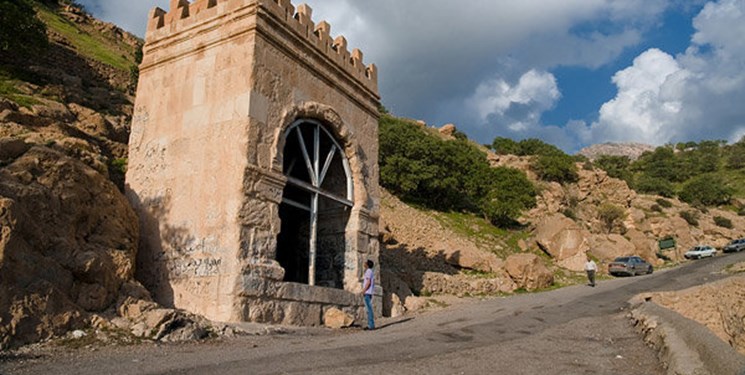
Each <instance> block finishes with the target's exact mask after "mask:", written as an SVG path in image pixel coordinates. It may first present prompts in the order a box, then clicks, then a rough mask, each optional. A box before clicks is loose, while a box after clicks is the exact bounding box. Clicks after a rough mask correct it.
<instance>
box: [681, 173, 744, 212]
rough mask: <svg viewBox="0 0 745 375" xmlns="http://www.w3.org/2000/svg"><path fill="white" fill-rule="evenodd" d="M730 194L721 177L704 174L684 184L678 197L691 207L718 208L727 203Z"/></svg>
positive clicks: (729, 189)
mask: <svg viewBox="0 0 745 375" xmlns="http://www.w3.org/2000/svg"><path fill="white" fill-rule="evenodd" d="M732 192H733V191H732V189H731V188H730V187H728V186H726V185H725V183H724V180H722V178H721V177H719V176H716V175H712V174H705V175H700V176H697V177H694V178H692V179H691V180H689V181H688V182H686V183H685V184H684V185H683V189H682V190H681V191H680V194H679V195H680V199H681V200H683V201H684V202H687V203H689V204H692V205H703V206H718V205H722V204H727V203H729V200H730V198H732Z"/></svg>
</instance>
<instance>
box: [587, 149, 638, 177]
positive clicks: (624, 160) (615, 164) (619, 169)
mask: <svg viewBox="0 0 745 375" xmlns="http://www.w3.org/2000/svg"><path fill="white" fill-rule="evenodd" d="M593 164H594V165H595V166H596V167H598V168H600V169H602V170H604V171H605V172H606V173H608V176H610V177H613V178H619V179H621V180H624V181H626V182H627V183H630V182H631V180H632V179H633V178H632V173H631V169H630V167H631V159H629V157H628V156H617V155H601V156H600V157H598V158H597V159H595V162H594V163H593Z"/></svg>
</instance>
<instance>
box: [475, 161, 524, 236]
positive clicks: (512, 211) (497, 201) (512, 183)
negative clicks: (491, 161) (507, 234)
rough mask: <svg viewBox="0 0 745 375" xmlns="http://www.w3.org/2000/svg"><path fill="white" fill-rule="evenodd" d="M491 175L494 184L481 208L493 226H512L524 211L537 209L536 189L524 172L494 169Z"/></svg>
mask: <svg viewBox="0 0 745 375" xmlns="http://www.w3.org/2000/svg"><path fill="white" fill-rule="evenodd" d="M491 175H492V176H491V177H492V182H493V184H492V185H491V188H490V189H489V191H488V193H487V195H486V197H485V199H484V201H483V203H482V205H481V206H482V210H483V213H484V216H485V217H486V218H487V219H489V220H490V221H491V222H492V223H493V224H495V225H498V226H508V225H511V224H512V223H513V222H514V221H515V218H517V217H518V216H520V214H521V213H522V211H523V210H526V209H529V208H533V207H535V205H536V200H535V195H536V190H535V187H534V186H533V184H532V183H531V182H530V180H528V178H527V177H526V176H525V174H524V173H523V172H521V171H518V170H517V169H513V168H505V167H498V168H494V169H492V171H491Z"/></svg>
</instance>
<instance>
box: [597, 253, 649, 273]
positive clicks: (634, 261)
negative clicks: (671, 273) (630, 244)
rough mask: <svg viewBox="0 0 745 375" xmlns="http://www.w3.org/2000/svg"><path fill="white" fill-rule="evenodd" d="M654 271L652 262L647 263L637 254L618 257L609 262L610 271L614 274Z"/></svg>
mask: <svg viewBox="0 0 745 375" xmlns="http://www.w3.org/2000/svg"><path fill="white" fill-rule="evenodd" d="M653 271H654V268H653V267H652V265H651V264H649V263H647V261H645V260H644V259H642V258H641V257H638V256H636V255H634V256H628V257H618V258H616V259H615V260H613V261H612V262H610V263H608V273H610V274H611V275H613V276H619V275H627V276H635V275H644V274H650V273H652V272H653Z"/></svg>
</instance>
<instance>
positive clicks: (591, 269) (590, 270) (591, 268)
mask: <svg viewBox="0 0 745 375" xmlns="http://www.w3.org/2000/svg"><path fill="white" fill-rule="evenodd" d="M597 270H598V266H597V264H595V262H594V261H593V260H592V259H590V256H589V255H588V256H587V262H585V271H587V280H588V281H589V282H590V283H589V284H588V285H590V286H592V287H594V286H595V272H597Z"/></svg>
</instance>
